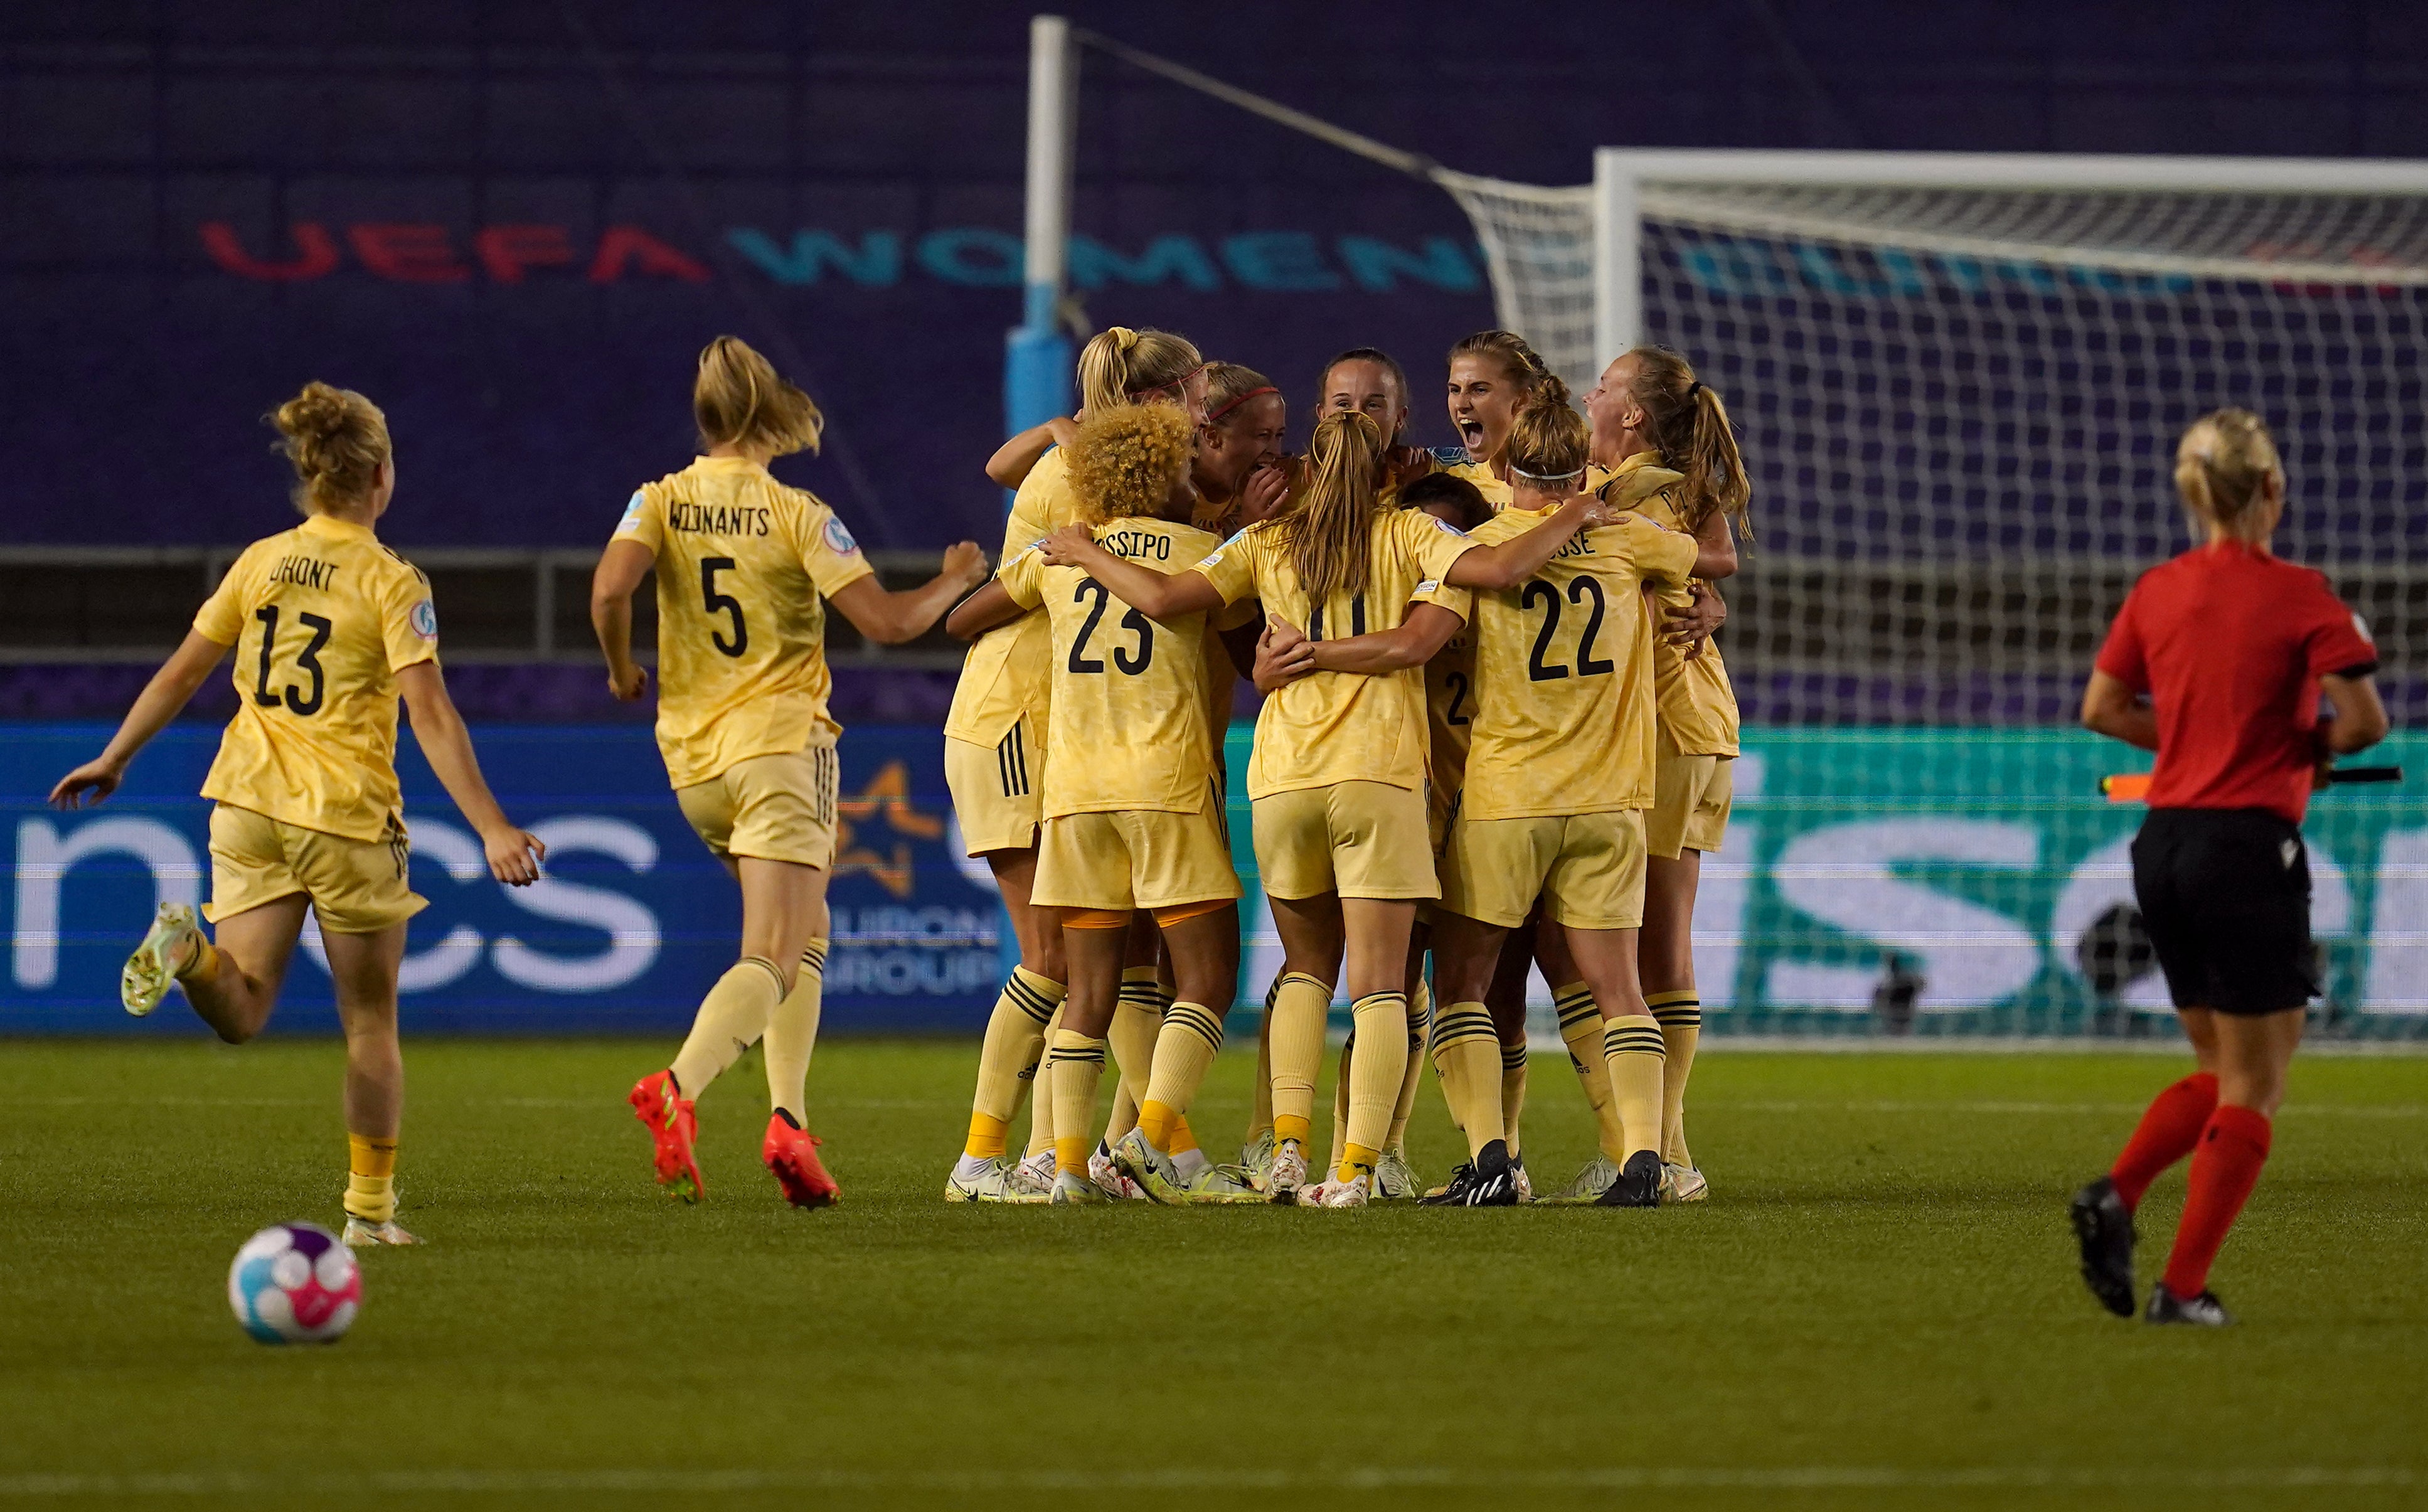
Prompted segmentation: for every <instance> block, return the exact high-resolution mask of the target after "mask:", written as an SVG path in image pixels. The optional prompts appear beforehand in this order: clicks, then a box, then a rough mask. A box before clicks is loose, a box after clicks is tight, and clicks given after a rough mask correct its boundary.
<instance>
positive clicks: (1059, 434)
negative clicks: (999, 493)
mask: <svg viewBox="0 0 2428 1512" xmlns="http://www.w3.org/2000/svg"><path fill="white" fill-rule="evenodd" d="M1078 434H1079V422H1078V421H1077V420H1076V419H1072V418H1070V417H1067V416H1062V415H1057V416H1055V417H1054V418H1053V419H1050V420H1047V421H1046V422H1045V423H1044V424H1042V425H1032V426H1030V427H1029V428H1028V429H1026V430H1025V431H1023V432H1021V433H1020V434H1019V435H1018V436H1013V437H1012V438H1011V439H1010V440H1009V441H1006V442H1005V443H1003V445H1001V446H999V447H996V448H995V449H994V455H993V456H991V457H989V458H987V465H986V475H987V476H988V477H989V478H990V479H992V480H993V482H994V484H995V485H996V486H997V487H1001V488H1017V487H1019V486H1020V485H1022V484H1023V483H1025V482H1026V481H1027V479H1028V474H1029V470H1030V469H1031V468H1035V467H1036V466H1037V463H1038V460H1039V459H1040V458H1042V457H1043V456H1044V455H1045V453H1046V452H1047V451H1048V450H1049V449H1051V448H1054V447H1058V446H1069V445H1070V444H1071V441H1072V438H1073V437H1074V436H1077V435H1078Z"/></svg>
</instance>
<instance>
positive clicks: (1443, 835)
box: [1425, 782, 1467, 872]
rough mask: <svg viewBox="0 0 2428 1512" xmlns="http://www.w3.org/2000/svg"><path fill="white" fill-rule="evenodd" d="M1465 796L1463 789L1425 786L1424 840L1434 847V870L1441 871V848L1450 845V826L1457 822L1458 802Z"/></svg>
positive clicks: (1430, 784)
mask: <svg viewBox="0 0 2428 1512" xmlns="http://www.w3.org/2000/svg"><path fill="white" fill-rule="evenodd" d="M1466 796H1467V790H1466V789H1464V788H1439V787H1435V786H1434V785H1433V784H1432V783H1430V782H1428V783H1426V784H1425V839H1426V840H1427V841H1428V842H1430V843H1431V844H1432V846H1433V847H1434V863H1435V864H1434V869H1435V871H1436V872H1438V871H1439V870H1440V869H1441V853H1442V847H1443V846H1447V845H1449V844H1450V831H1451V826H1452V825H1453V824H1455V823H1457V822H1458V808H1459V800H1460V799H1461V798H1464V797H1466Z"/></svg>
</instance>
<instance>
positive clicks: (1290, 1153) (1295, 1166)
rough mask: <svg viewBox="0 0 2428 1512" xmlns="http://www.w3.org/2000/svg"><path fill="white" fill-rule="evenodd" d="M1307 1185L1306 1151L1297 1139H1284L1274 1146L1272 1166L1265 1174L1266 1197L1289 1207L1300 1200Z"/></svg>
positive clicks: (1270, 1200)
mask: <svg viewBox="0 0 2428 1512" xmlns="http://www.w3.org/2000/svg"><path fill="white" fill-rule="evenodd" d="M1305 1185H1306V1151H1305V1150H1304V1149H1303V1148H1301V1147H1300V1145H1299V1142H1298V1141H1296V1140H1283V1141H1281V1142H1279V1143H1277V1144H1275V1145H1274V1146H1273V1163H1272V1168H1271V1170H1270V1171H1268V1172H1267V1173H1266V1174H1265V1199H1266V1200H1267V1201H1268V1202H1277V1203H1280V1204H1281V1205H1282V1206H1283V1207H1285V1208H1287V1207H1288V1206H1290V1205H1291V1204H1293V1203H1295V1202H1297V1201H1298V1194H1299V1192H1300V1190H1301V1189H1302V1188H1304V1186H1305Z"/></svg>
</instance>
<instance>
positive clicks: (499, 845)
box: [396, 662, 548, 887]
mask: <svg viewBox="0 0 2428 1512" xmlns="http://www.w3.org/2000/svg"><path fill="white" fill-rule="evenodd" d="M396 690H397V692H399V693H401V694H402V695H403V696H404V712H405V715H406V717H408V718H410V719H411V720H412V721H413V738H414V739H416V740H418V741H419V742H420V743H421V754H422V755H423V756H425V757H427V758H429V761H430V769H431V770H432V771H434V772H435V773H437V774H438V782H439V785H440V786H442V787H444V788H446V789H447V796H448V797H451V798H453V799H454V800H455V807H456V808H457V809H459V810H461V811H463V814H464V817H465V819H466V820H467V821H468V822H469V823H470V825H471V826H472V830H473V832H474V833H476V834H478V835H479V836H480V837H481V848H482V849H483V850H484V851H486V852H487V853H488V858H489V875H490V876H492V877H495V878H496V879H498V880H500V881H501V882H504V883H505V884H506V885H507V886H509V887H524V886H528V885H529V884H531V883H533V882H535V881H537V880H538V879H539V863H541V862H543V861H545V860H547V859H548V847H547V846H544V845H541V844H540V843H539V839H538V837H537V836H534V835H532V834H529V833H526V832H525V831H523V830H517V829H516V828H515V827H514V825H513V823H512V822H510V821H509V820H508V819H507V818H506V811H505V810H503V809H501V808H500V807H498V800H497V798H496V797H494V796H493V795H492V794H491V793H490V792H489V783H488V781H487V779H485V778H484V777H482V775H481V761H480V758H479V757H477V756H475V755H473V754H472V732H471V731H468V730H467V729H465V728H464V716H463V715H460V714H458V713H456V712H455V700H454V699H453V698H449V697H448V696H447V680H446V679H445V678H444V677H442V676H440V675H439V671H438V664H437V663H436V662H416V663H414V664H413V665H412V666H407V667H401V668H399V669H398V671H397V674H396Z"/></svg>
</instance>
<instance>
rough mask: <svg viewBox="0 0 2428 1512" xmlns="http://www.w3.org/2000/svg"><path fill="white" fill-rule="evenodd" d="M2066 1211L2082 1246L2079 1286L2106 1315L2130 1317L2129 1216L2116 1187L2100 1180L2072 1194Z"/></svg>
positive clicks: (2131, 1287)
mask: <svg viewBox="0 0 2428 1512" xmlns="http://www.w3.org/2000/svg"><path fill="white" fill-rule="evenodd" d="M2067 1211H2068V1213H2069V1215H2070V1216H2071V1217H2072V1218H2073V1219H2074V1237H2075V1240H2076V1241H2079V1242H2080V1243H2081V1245H2082V1284H2083V1285H2084V1286H2087V1287H2089V1288H2090V1289H2091V1294H2092V1296H2094V1297H2097V1298H2098V1299H2099V1305H2100V1306H2101V1307H2105V1308H2107V1309H2108V1311H2109V1312H2112V1313H2114V1314H2115V1315H2116V1316H2117V1317H2119V1318H2130V1317H2132V1316H2133V1214H2132V1211H2131V1209H2129V1208H2126V1207H2125V1199H2124V1198H2122V1197H2120V1196H2118V1195H2116V1183H2115V1182H2113V1181H2110V1180H2109V1179H2108V1177H2106V1176H2101V1177H2100V1178H2099V1179H2098V1180H2096V1181H2094V1182H2092V1184H2091V1185H2089V1186H2087V1187H2085V1188H2083V1189H2082V1190H2081V1191H2080V1192H2075V1194H2074V1203H2073V1205H2072V1206H2071V1207H2070V1208H2068V1209H2067ZM2151 1306H2153V1307H2156V1306H2157V1302H2156V1300H2155V1299H2154V1300H2153V1301H2152V1304H2151Z"/></svg>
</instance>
